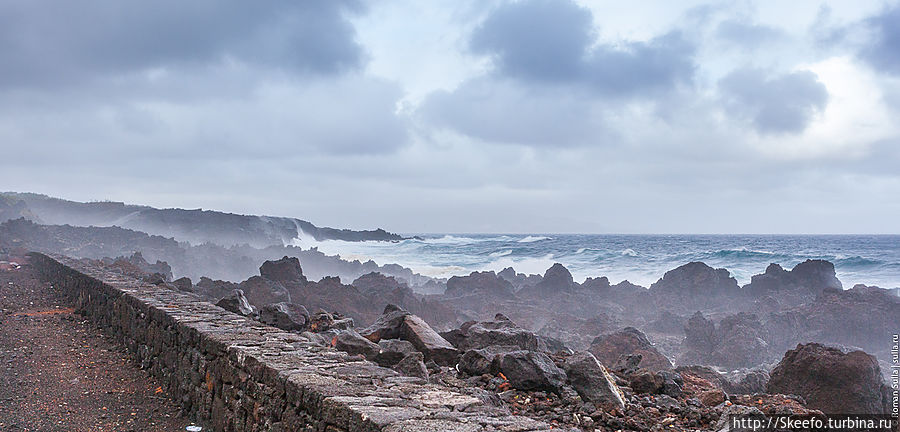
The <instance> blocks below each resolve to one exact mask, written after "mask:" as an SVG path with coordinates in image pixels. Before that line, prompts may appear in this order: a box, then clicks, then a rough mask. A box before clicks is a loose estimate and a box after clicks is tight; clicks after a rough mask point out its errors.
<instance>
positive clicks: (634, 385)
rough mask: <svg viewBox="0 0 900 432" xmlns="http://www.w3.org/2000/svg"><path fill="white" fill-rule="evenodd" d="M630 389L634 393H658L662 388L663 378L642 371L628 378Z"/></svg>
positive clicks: (644, 370)
mask: <svg viewBox="0 0 900 432" xmlns="http://www.w3.org/2000/svg"><path fill="white" fill-rule="evenodd" d="M629 381H630V383H631V385H630V387H631V389H632V390H634V392H635V393H648V394H656V393H660V391H661V390H662V388H663V378H662V377H660V376H659V375H657V374H656V373H654V372H652V371H649V370H646V369H643V370H640V371H638V372H637V373H635V374H633V375H631V377H630V380H629Z"/></svg>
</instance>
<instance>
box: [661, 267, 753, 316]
mask: <svg viewBox="0 0 900 432" xmlns="http://www.w3.org/2000/svg"><path fill="white" fill-rule="evenodd" d="M740 292H741V291H740V287H739V286H738V284H737V280H735V279H734V278H733V277H731V275H730V274H729V273H728V270H726V269H721V268H720V269H714V268H712V267H710V266H708V265H706V264H704V263H702V262H691V263H688V264H685V265H683V266H681V267H678V268H675V269H674V270H669V271H667V272H666V274H665V275H663V277H662V279H660V280H659V281H657V282H656V283H654V284H653V285H650V293H651V294H652V295H653V296H654V298H656V299H657V300H658V301H660V302H661V303H660V304H666V305H667V306H668V307H679V306H680V307H681V308H684V309H688V310H699V309H704V308H709V307H716V306H719V305H721V304H723V303H726V302H733V301H734V299H735V298H736V297H737V296H738V295H739V294H740Z"/></svg>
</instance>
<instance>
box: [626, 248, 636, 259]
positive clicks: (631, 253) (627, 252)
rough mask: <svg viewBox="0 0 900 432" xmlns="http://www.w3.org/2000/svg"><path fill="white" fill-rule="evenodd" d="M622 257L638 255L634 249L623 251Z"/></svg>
mask: <svg viewBox="0 0 900 432" xmlns="http://www.w3.org/2000/svg"><path fill="white" fill-rule="evenodd" d="M622 255H624V256H631V257H636V256H638V253H637V252H635V251H634V249H631V248H628V249H625V250H623V251H622Z"/></svg>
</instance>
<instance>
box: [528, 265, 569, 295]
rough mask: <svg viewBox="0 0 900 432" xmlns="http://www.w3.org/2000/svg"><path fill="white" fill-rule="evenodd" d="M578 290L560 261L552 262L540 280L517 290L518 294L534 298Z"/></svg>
mask: <svg viewBox="0 0 900 432" xmlns="http://www.w3.org/2000/svg"><path fill="white" fill-rule="evenodd" d="M577 290H578V284H577V283H575V280H574V279H573V278H572V273H570V272H569V269H567V268H566V267H565V266H563V265H562V264H560V263H555V264H553V265H552V266H551V267H550V268H549V269H547V271H546V272H544V277H543V278H541V280H540V281H539V282H538V283H536V284H534V285H532V286H526V287H525V288H522V289H521V290H519V293H518V294H519V295H524V296H530V297H534V298H548V297H553V296H557V295H560V294H571V293H574V292H575V291H577Z"/></svg>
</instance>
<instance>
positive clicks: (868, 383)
mask: <svg viewBox="0 0 900 432" xmlns="http://www.w3.org/2000/svg"><path fill="white" fill-rule="evenodd" d="M767 389H768V391H769V393H783V394H796V395H800V396H802V397H803V398H804V399H805V400H806V402H807V405H808V406H809V407H811V408H814V409H818V410H821V411H822V412H824V413H826V414H887V413H889V412H890V410H889V409H890V394H889V389H888V386H887V384H885V382H884V378H883V377H882V375H881V369H880V368H879V366H878V360H876V359H875V357H874V356H871V355H869V354H866V353H865V352H862V351H852V352H848V353H845V352H843V351H841V350H839V349H837V348H832V347H827V346H824V345H821V344H817V343H810V344H805V345H802V344H801V345H797V348H795V349H793V350H790V351H788V352H786V353H785V354H784V358H783V359H782V360H781V362H779V363H778V365H777V366H775V369H773V370H772V373H771V377H770V379H769V383H768V385H767Z"/></svg>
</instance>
